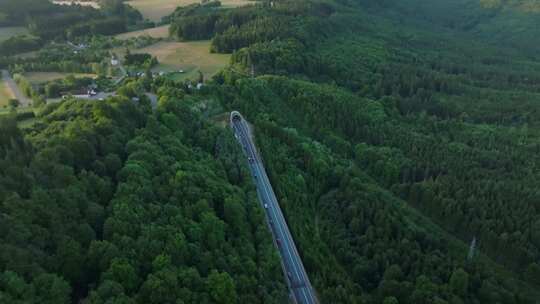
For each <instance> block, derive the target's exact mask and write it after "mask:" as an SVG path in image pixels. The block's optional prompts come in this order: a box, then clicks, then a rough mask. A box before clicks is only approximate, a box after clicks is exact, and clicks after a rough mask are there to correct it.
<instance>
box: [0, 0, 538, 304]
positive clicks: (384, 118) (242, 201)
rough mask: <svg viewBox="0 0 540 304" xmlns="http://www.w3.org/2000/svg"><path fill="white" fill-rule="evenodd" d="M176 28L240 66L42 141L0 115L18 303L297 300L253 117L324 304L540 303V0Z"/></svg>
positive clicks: (420, 2)
mask: <svg viewBox="0 0 540 304" xmlns="http://www.w3.org/2000/svg"><path fill="white" fill-rule="evenodd" d="M25 1H30V0H25ZM121 4H122V3H121ZM13 16H15V15H13ZM104 18H108V17H104ZM164 19H165V20H168V21H170V23H171V26H170V36H171V37H170V39H175V40H178V41H192V40H207V39H211V41H212V42H211V49H210V51H212V52H216V53H229V54H232V56H231V61H230V64H229V65H228V67H227V68H225V69H223V70H222V71H221V72H219V73H218V74H217V75H215V76H214V77H213V78H212V79H208V80H206V82H205V83H204V85H203V86H202V87H201V88H200V89H195V88H194V87H193V86H192V85H191V83H188V82H180V81H174V80H171V79H168V78H166V77H159V76H158V77H152V75H151V74H150V73H146V74H145V75H143V76H141V77H128V78H127V79H126V80H125V81H123V82H122V83H121V84H120V86H119V87H118V88H117V89H116V96H112V97H108V98H106V99H105V100H99V101H98V100H94V101H88V100H86V101H85V100H76V99H72V98H68V99H67V100H64V101H62V102H59V103H53V104H48V105H46V106H41V107H40V108H39V111H37V113H36V123H35V124H34V125H33V126H31V127H26V128H23V127H21V126H20V124H18V122H17V113H11V114H7V115H0V303H17V304H18V303H21V304H22V303H51V304H52V303H83V304H136V303H137V304H138V303H141V304H142V303H145V304H146V303H156V304H157V303H177V304H180V303H223V304H225V303H226V304H229V303H288V302H289V301H290V299H289V294H288V293H289V292H288V290H287V285H286V282H285V279H284V274H283V272H282V268H281V264H280V263H281V262H280V257H279V254H278V251H277V250H276V248H275V247H274V244H273V243H272V237H271V234H270V231H269V230H268V228H267V225H266V224H265V219H264V210H263V209H262V208H261V207H260V204H259V203H258V201H257V199H258V198H257V193H256V189H255V185H254V184H253V181H252V180H251V176H250V173H249V169H248V162H247V160H246V158H245V157H244V155H243V154H242V151H241V146H240V145H239V144H238V142H237V141H236V140H235V138H234V136H233V133H232V131H231V130H230V128H229V127H228V125H227V123H228V113H229V112H230V111H233V110H238V111H240V112H241V113H242V115H243V116H244V117H245V118H246V119H247V120H248V121H249V122H250V123H251V124H252V127H253V130H254V135H255V140H256V143H257V146H258V148H259V150H260V153H261V156H262V159H263V161H264V165H265V167H266V170H267V171H268V175H269V178H270V181H271V183H272V186H273V187H274V190H275V192H276V195H277V197H278V199H279V203H280V206H281V208H282V209H283V212H284V215H285V218H286V220H287V223H288V225H289V228H290V230H291V233H292V235H293V237H294V240H295V242H296V245H297V247H298V250H299V253H300V255H301V257H302V260H303V263H304V265H305V267H306V270H307V272H308V275H309V277H310V280H311V282H312V283H313V287H314V288H315V290H316V292H317V295H318V298H319V300H320V302H321V303H358V304H465V303H471V304H484V303H486V304H488V303H489V304H491V303H501V304H538V303H540V302H539V301H540V184H539V182H538V181H539V180H540V56H539V55H538V52H537V51H538V46H540V34H539V33H538V31H539V29H540V27H539V26H538V25H539V24H538V20H540V5H539V4H538V3H537V1H533V0H524V1H511V0H508V1H495V0H494V1H488V0H481V1H477V0H459V1H446V0H433V1H426V0H403V1H398V0H385V1H375V0H274V1H258V2H256V3H255V4H253V5H250V6H245V7H239V8H235V9H228V8H223V7H221V4H220V3H219V2H208V3H203V4H193V5H190V6H185V7H179V8H177V9H176V10H175V11H174V12H171V15H169V16H167V17H166V18H164ZM0 20H2V19H1V18H0ZM25 20H31V18H30V19H28V18H27V19H25ZM98 20H101V19H98ZM103 20H105V19H103ZM123 20H124V19H123ZM4 22H11V23H13V22H14V21H13V19H10V18H4ZM66 35H68V34H66ZM91 35H93V34H91ZM96 39H97V38H96ZM43 56H44V55H43ZM130 56H132V55H131V54H130ZM138 56H139V57H141V58H142V57H143V55H138ZM78 57H80V56H77V58H78ZM44 58H45V57H44ZM47 58H49V59H50V61H51V62H50V63H47V64H49V65H52V66H55V65H58V64H57V63H55V60H56V59H55V57H54V56H49V57H47ZM130 58H131V57H130ZM1 59H2V58H0V62H1V63H3V64H4V65H5V66H7V67H8V68H9V69H11V70H13V69H17V68H19V69H22V68H23V67H26V68H28V69H30V70H31V67H32V66H34V65H38V64H40V65H43V64H45V63H43V62H32V61H25V60H22V59H21V60H13V61H11V57H5V58H4V59H3V60H1ZM61 59H62V60H63V61H66V60H67V59H66V57H62V58H61ZM79 59H80V58H79ZM79 59H77V60H78V61H77V62H83V60H82V59H81V60H79ZM135 59H137V58H135ZM147 59H149V58H144V59H143V60H147ZM70 60H71V59H70ZM73 60H75V59H73ZM84 62H85V63H84V64H87V65H88V66H90V64H91V63H92V62H93V60H92V59H88V58H87V59H85V61H84ZM57 85H58V86H61V85H63V84H62V83H60V82H59V83H57ZM50 90H51V89H50V88H49V91H50ZM147 92H150V93H153V94H156V95H157V96H158V102H157V105H153V104H152V103H151V101H150V100H149V98H148V97H147V94H146V93H147ZM35 94H38V95H39V94H45V95H46V94H47V93H46V90H45V91H44V92H41V93H40V92H39V91H37V92H36V93H35ZM18 115H20V114H18ZM473 240H474V243H475V244H476V245H475V248H474V251H471V249H470V247H471V246H470V245H471V242H473Z"/></svg>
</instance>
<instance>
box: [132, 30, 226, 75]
mask: <svg viewBox="0 0 540 304" xmlns="http://www.w3.org/2000/svg"><path fill="white" fill-rule="evenodd" d="M134 53H148V54H150V55H152V56H155V57H156V58H157V59H158V61H159V64H158V65H157V66H155V67H154V68H153V69H152V70H154V71H160V72H161V71H164V72H175V71H179V70H182V71H183V72H184V73H181V74H177V75H176V76H175V79H176V80H181V79H187V78H193V77H195V76H196V75H197V74H198V71H201V73H203V75H204V77H205V78H208V77H211V76H213V75H214V74H215V73H216V72H218V71H219V70H220V69H222V68H224V67H225V66H226V65H227V64H228V63H229V60H230V55H229V54H215V53H210V41H209V40H207V41H191V42H166V41H164V42H159V43H156V44H154V45H151V46H148V47H145V48H141V49H138V50H135V51H134Z"/></svg>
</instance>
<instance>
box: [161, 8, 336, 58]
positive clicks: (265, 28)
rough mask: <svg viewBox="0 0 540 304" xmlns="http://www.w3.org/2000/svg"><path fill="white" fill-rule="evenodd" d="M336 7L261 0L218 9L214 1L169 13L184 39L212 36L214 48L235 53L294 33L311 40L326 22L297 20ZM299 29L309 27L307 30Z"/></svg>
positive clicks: (177, 34)
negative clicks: (250, 3) (226, 8)
mask: <svg viewBox="0 0 540 304" xmlns="http://www.w3.org/2000/svg"><path fill="white" fill-rule="evenodd" d="M334 11H335V9H334V8H333V6H332V5H329V4H327V3H320V2H306V1H280V2H261V3H260V4H258V5H255V6H249V7H243V8H238V9H235V10H216V9H215V5H214V4H213V2H210V3H209V4H206V5H205V4H194V5H191V6H188V7H185V8H179V9H177V10H176V11H175V13H174V14H172V15H171V16H170V17H169V18H170V20H171V22H172V23H171V28H170V34H171V35H172V36H173V37H176V38H178V39H180V40H202V39H210V38H212V47H211V50H212V51H214V52H219V53H232V52H233V51H236V50H240V49H241V48H243V47H246V46H249V45H251V44H254V43H264V42H270V41H279V40H281V39H285V38H290V37H295V38H297V39H301V40H304V39H305V40H308V36H309V35H313V34H314V33H315V30H316V28H317V27H319V26H324V24H323V23H319V24H317V23H318V22H319V21H318V20H316V19H315V18H314V19H313V20H312V21H313V22H314V23H313V24H311V25H308V26H304V24H302V23H298V22H296V21H297V20H298V19H301V20H304V19H305V18H306V19H307V18H309V17H317V18H326V17H328V16H331V15H332V14H333V13H334ZM308 28H309V29H308ZM294 29H296V31H295V30H294ZM299 29H304V30H307V33H306V32H303V31H302V30H299ZM323 32H324V30H323Z"/></svg>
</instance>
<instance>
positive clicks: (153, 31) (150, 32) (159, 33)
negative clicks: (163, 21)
mask: <svg viewBox="0 0 540 304" xmlns="http://www.w3.org/2000/svg"><path fill="white" fill-rule="evenodd" d="M138 36H150V37H153V38H167V37H169V25H163V26H158V27H154V28H149V29H145V30H140V31H133V32H127V33H123V34H120V35H116V38H117V39H120V40H124V39H129V38H133V37H138Z"/></svg>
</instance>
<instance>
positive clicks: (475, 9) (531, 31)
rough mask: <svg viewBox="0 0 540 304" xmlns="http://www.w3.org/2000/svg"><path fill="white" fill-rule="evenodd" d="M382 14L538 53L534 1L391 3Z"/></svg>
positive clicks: (538, 9)
mask: <svg viewBox="0 0 540 304" xmlns="http://www.w3.org/2000/svg"><path fill="white" fill-rule="evenodd" d="M382 3H384V4H383V7H384V9H385V12H386V13H395V12H396V11H394V9H397V12H399V13H401V14H405V15H407V16H415V17H418V19H419V20H424V21H429V22H432V23H435V24H439V25H442V26H444V27H448V28H452V29H458V30H462V31H465V32H468V33H470V34H473V35H474V36H475V37H477V38H482V39H485V40H488V41H489V42H491V43H496V44H501V43H504V44H508V46H512V47H518V48H521V49H529V50H532V51H534V52H536V51H538V50H540V26H539V24H540V1H538V0H453V1H446V0H430V1H427V0H399V1H397V0H391V1H383V2H382Z"/></svg>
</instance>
